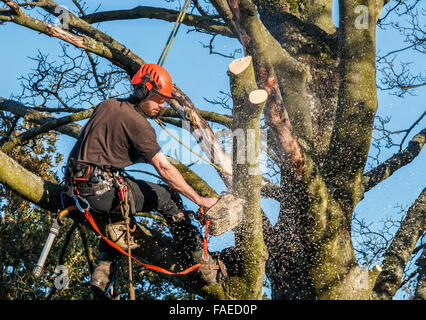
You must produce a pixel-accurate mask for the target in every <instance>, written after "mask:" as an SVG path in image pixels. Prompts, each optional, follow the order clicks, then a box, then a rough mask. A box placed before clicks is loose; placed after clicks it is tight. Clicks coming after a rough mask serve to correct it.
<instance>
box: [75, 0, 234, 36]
mask: <svg viewBox="0 0 426 320" xmlns="http://www.w3.org/2000/svg"><path fill="white" fill-rule="evenodd" d="M178 15H179V12H178V11H175V10H169V9H164V8H157V7H148V6H138V7H135V8H133V9H127V10H112V11H103V12H96V13H92V14H88V15H85V16H82V17H80V18H81V19H83V20H85V21H86V22H88V23H90V24H93V23H97V22H105V21H114V20H127V19H145V18H147V19H160V20H165V21H169V22H175V21H176V18H177V16H178ZM182 23H183V24H185V25H187V26H191V27H196V28H197V29H201V30H203V31H205V32H208V33H214V34H220V35H223V36H226V37H235V35H234V34H233V33H232V31H231V29H229V28H228V27H227V26H226V25H225V24H223V23H220V22H218V21H217V20H215V19H213V18H212V17H208V16H197V15H193V14H189V13H188V14H186V15H185V19H184V20H183V21H182Z"/></svg>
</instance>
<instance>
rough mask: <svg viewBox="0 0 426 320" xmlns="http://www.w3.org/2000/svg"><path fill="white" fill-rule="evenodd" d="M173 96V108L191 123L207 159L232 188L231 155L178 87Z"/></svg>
mask: <svg viewBox="0 0 426 320" xmlns="http://www.w3.org/2000/svg"><path fill="white" fill-rule="evenodd" d="M173 95H174V96H175V97H176V99H174V100H172V102H171V106H172V108H173V109H174V110H175V111H176V112H177V113H178V114H179V116H180V117H181V118H182V119H185V120H187V121H188V122H189V127H190V128H189V129H190V131H191V133H192V135H193V137H194V138H195V140H196V141H197V142H198V143H199V144H200V147H201V149H202V150H203V152H204V153H205V154H206V155H207V158H208V159H209V160H210V161H211V162H212V163H214V164H215V165H217V166H218V167H220V168H221V169H222V170H217V171H218V174H219V176H220V177H221V178H222V179H223V181H224V183H225V185H226V186H227V188H230V187H231V186H232V176H230V175H229V174H228V173H231V172H232V161H231V159H230V157H229V155H228V154H227V153H226V152H225V150H223V148H222V146H221V145H220V143H219V141H218V140H217V139H216V137H215V136H214V133H213V131H212V130H211V128H210V126H209V124H208V123H207V121H206V120H204V118H203V117H202V116H201V115H200V113H199V112H198V110H197V108H195V106H194V104H193V103H192V102H191V100H189V98H188V97H187V96H186V95H185V94H184V93H183V92H182V91H181V90H180V89H178V88H176V87H175V88H174V90H173Z"/></svg>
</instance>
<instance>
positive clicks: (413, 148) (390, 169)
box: [362, 128, 426, 192]
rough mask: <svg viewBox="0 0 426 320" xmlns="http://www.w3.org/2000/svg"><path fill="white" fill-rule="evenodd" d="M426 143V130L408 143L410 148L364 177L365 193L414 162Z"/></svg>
mask: <svg viewBox="0 0 426 320" xmlns="http://www.w3.org/2000/svg"><path fill="white" fill-rule="evenodd" d="M425 142H426V128H425V129H423V130H422V131H420V132H419V133H418V134H417V135H415V136H414V137H413V139H412V140H411V141H410V142H409V143H408V147H407V148H405V149H404V150H403V151H401V152H398V153H397V154H395V155H393V156H392V157H391V158H389V159H388V160H386V161H385V162H383V163H382V164H380V165H379V166H377V167H376V168H374V169H371V170H370V171H368V172H367V173H366V174H364V175H363V177H362V183H363V186H364V192H367V191H369V190H370V189H371V188H373V187H374V186H376V185H377V184H378V183H380V182H382V181H383V180H385V179H387V178H388V177H390V176H391V175H392V174H393V173H394V172H395V171H397V170H398V169H400V168H402V167H403V166H405V165H407V164H409V163H410V162H411V161H413V160H414V159H415V158H416V157H417V156H418V155H419V153H420V151H421V150H422V148H423V146H424V144H425Z"/></svg>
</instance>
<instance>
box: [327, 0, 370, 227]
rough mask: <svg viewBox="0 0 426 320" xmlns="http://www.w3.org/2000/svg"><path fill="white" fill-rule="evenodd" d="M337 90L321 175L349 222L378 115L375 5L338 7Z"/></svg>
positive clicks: (344, 4) (359, 195) (344, 3)
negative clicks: (360, 15)
mask: <svg viewBox="0 0 426 320" xmlns="http://www.w3.org/2000/svg"><path fill="white" fill-rule="evenodd" d="M359 4H364V5H366V6H367V7H368V14H369V24H368V27H367V29H362V28H361V29H358V28H357V26H356V23H355V20H356V18H357V14H356V10H355V7H356V6H357V5H359ZM339 12H340V30H339V45H340V53H339V55H340V81H341V82H340V87H339V97H338V104H337V110H336V118H335V122H334V128H333V133H332V137H331V144H330V149H329V151H328V156H327V159H328V161H327V164H326V170H325V175H326V178H327V180H328V184H329V186H330V187H331V186H332V188H333V189H334V192H333V194H334V196H335V197H336V198H338V199H339V201H340V202H341V203H342V205H343V206H344V209H345V210H346V211H347V215H348V216H347V218H348V219H350V217H349V214H351V213H352V211H353V209H354V207H355V205H356V204H357V203H358V202H359V201H360V200H361V198H362V188H361V187H362V173H363V170H364V167H365V164H366V161H367V155H368V150H369V147H370V141H371V135H372V127H373V121H374V116H375V113H376V110H377V92H376V76H375V75H376V66H375V61H376V60H375V22H374V19H373V16H374V14H375V12H376V9H375V1H371V0H370V1H361V2H360V3H353V2H351V1H340V2H339Z"/></svg>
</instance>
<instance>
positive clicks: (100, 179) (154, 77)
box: [66, 64, 219, 293]
mask: <svg viewBox="0 0 426 320" xmlns="http://www.w3.org/2000/svg"><path fill="white" fill-rule="evenodd" d="M131 83H132V84H133V86H134V93H133V94H132V95H131V96H130V97H129V98H127V99H109V100H106V101H103V102H102V103H100V104H99V105H98V106H97V107H96V109H95V110H94V112H93V115H92V117H91V118H90V120H89V121H88V122H87V124H86V125H85V127H84V128H83V130H82V132H81V134H80V136H79V139H78V141H77V143H76V144H75V146H74V148H73V149H72V151H71V153H70V155H69V158H68V165H67V168H68V170H67V174H66V180H67V181H68V187H70V186H71V188H72V191H74V189H76V190H77V191H78V193H77V194H78V196H79V197H83V198H84V199H86V201H87V202H88V203H89V204H90V207H91V208H92V209H93V210H94V212H95V213H98V216H99V217H101V218H100V219H101V220H103V221H104V222H105V223H106V224H108V223H112V222H116V221H117V219H122V216H121V215H120V208H119V202H120V201H119V197H118V187H119V185H120V183H121V182H120V181H122V182H123V180H124V183H125V184H126V185H127V187H128V190H129V202H130V203H129V205H130V208H131V209H130V212H132V213H135V212H149V211H158V212H160V213H161V214H162V215H163V216H164V218H165V219H166V221H167V223H168V226H169V228H170V231H171V233H172V235H173V237H174V240H175V241H176V243H177V244H178V247H180V248H181V250H182V251H183V253H184V255H185V257H187V258H188V259H187V260H188V261H189V262H193V263H198V262H200V260H201V259H202V256H203V239H202V237H201V234H200V233H199V231H198V230H197V229H196V228H195V226H193V225H192V224H191V221H190V218H189V216H188V213H187V211H185V209H184V207H183V204H182V199H181V198H180V196H179V194H178V193H181V194H183V195H184V196H186V197H187V198H188V199H190V200H191V201H193V202H194V203H196V204H197V205H199V206H203V207H206V208H209V207H211V206H212V205H213V204H214V203H215V202H216V201H217V199H216V198H206V197H201V196H200V195H199V194H198V193H197V192H196V191H195V190H194V189H193V188H192V187H190V186H189V185H188V184H187V183H186V181H185V179H184V178H183V177H182V175H181V174H180V173H179V171H178V170H177V169H176V168H175V167H174V166H173V165H172V164H170V162H169V161H168V160H167V158H166V156H165V155H164V154H163V153H161V152H160V146H159V145H158V143H157V141H156V134H155V131H154V129H153V128H152V126H151V125H150V123H149V122H148V120H147V118H150V117H156V116H158V115H159V114H160V112H161V111H162V109H163V108H164V102H165V101H166V100H167V99H173V97H172V89H173V83H172V79H171V77H170V75H169V73H168V72H167V71H166V70H165V69H164V68H163V67H161V66H159V65H156V64H144V65H143V66H142V67H141V68H140V69H139V71H138V72H137V73H136V74H135V76H134V77H133V79H132V82H131ZM141 161H142V162H147V163H150V164H152V165H153V166H154V168H155V169H156V170H157V172H158V173H159V175H160V176H161V177H162V178H163V179H164V180H165V181H166V182H167V184H168V186H166V185H159V184H155V183H150V182H146V181H142V180H135V179H133V178H131V177H129V176H122V173H121V170H122V169H123V168H125V167H127V166H128V165H131V164H133V163H135V162H141ZM120 177H121V179H120ZM99 251H100V252H101V254H100V259H99V260H100V262H99V264H98V266H97V268H96V269H95V271H94V273H93V276H92V281H91V286H92V289H94V291H95V292H98V293H103V292H105V289H106V288H107V287H108V284H109V282H110V278H111V275H112V262H113V261H114V260H115V259H116V258H117V256H118V254H119V253H118V251H116V250H115V249H113V248H112V247H110V246H109V245H108V244H106V242H104V241H102V240H101V243H100V246H99ZM218 269H219V268H218V260H217V258H213V257H212V256H211V255H208V256H207V258H206V260H205V262H204V263H203V265H202V266H201V267H200V268H199V272H200V274H201V278H202V279H203V280H204V281H206V283H207V284H213V283H215V282H216V277H217V274H218Z"/></svg>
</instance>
